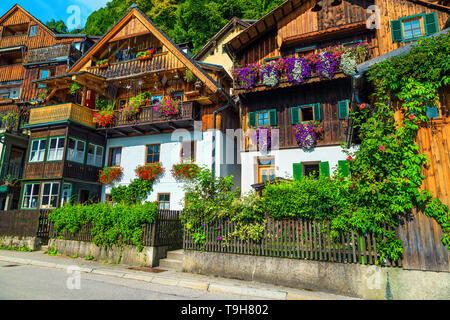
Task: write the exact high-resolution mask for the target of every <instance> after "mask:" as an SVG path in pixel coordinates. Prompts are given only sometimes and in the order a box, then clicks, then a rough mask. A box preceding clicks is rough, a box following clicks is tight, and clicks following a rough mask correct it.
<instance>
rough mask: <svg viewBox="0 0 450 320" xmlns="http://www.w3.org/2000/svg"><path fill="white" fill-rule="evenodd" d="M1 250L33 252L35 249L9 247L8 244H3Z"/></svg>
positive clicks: (0, 246)
mask: <svg viewBox="0 0 450 320" xmlns="http://www.w3.org/2000/svg"><path fill="white" fill-rule="evenodd" d="M0 250H12V251H22V252H32V251H33V250H31V249H30V248H29V247H19V248H16V247H7V246H3V245H0Z"/></svg>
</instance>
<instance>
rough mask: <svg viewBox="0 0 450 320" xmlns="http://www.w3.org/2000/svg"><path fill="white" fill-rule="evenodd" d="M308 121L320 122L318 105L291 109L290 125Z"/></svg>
mask: <svg viewBox="0 0 450 320" xmlns="http://www.w3.org/2000/svg"><path fill="white" fill-rule="evenodd" d="M310 120H315V121H321V120H322V117H321V115H320V103H314V104H307V105H303V106H298V107H293V108H291V122H292V124H299V123H301V122H305V121H310Z"/></svg>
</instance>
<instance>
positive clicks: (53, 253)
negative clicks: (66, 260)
mask: <svg viewBox="0 0 450 320" xmlns="http://www.w3.org/2000/svg"><path fill="white" fill-rule="evenodd" d="M47 254H48V255H49V256H58V255H59V253H58V249H56V247H55V248H51V249H50V250H48V252H47Z"/></svg>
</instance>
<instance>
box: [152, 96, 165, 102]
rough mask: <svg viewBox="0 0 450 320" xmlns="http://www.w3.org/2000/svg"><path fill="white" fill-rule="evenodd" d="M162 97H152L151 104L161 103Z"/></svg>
mask: <svg viewBox="0 0 450 320" xmlns="http://www.w3.org/2000/svg"><path fill="white" fill-rule="evenodd" d="M162 97H163V96H162V95H160V96H152V104H156V103H158V102H161V101H162Z"/></svg>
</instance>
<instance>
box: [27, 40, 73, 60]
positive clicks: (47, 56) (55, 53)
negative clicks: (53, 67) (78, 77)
mask: <svg viewBox="0 0 450 320" xmlns="http://www.w3.org/2000/svg"><path fill="white" fill-rule="evenodd" d="M80 55H81V52H80V51H78V50H76V49H75V48H74V47H73V46H72V45H71V44H58V45H55V46H51V47H45V48H38V49H31V50H30V51H29V52H28V58H27V63H33V62H40V61H47V60H51V59H55V58H59V57H71V58H73V59H78V58H79V57H80Z"/></svg>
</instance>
